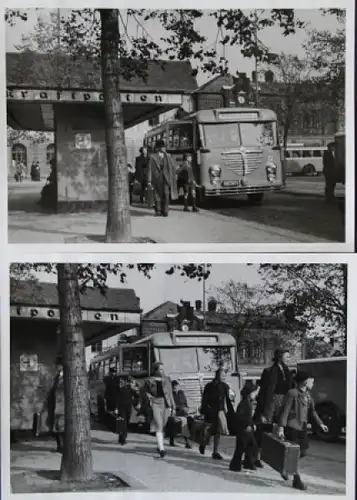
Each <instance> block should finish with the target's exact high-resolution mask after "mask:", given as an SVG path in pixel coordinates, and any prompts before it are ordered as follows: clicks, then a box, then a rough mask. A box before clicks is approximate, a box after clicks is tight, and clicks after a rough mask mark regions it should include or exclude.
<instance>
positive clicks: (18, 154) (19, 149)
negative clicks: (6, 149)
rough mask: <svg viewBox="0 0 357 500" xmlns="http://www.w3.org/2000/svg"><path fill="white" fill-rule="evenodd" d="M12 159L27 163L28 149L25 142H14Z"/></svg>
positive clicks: (16, 161)
mask: <svg viewBox="0 0 357 500" xmlns="http://www.w3.org/2000/svg"><path fill="white" fill-rule="evenodd" d="M11 158H12V161H13V162H15V163H23V164H24V165H27V149H26V146H24V145H23V144H14V145H13V146H12V151H11Z"/></svg>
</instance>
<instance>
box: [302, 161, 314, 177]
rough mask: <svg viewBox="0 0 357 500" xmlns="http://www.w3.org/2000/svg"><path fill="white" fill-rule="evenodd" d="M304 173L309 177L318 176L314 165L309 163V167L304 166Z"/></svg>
mask: <svg viewBox="0 0 357 500" xmlns="http://www.w3.org/2000/svg"><path fill="white" fill-rule="evenodd" d="M302 173H303V175H305V176H307V177H312V176H315V175H316V169H315V167H314V166H313V164H312V163H308V164H307V165H304V167H303V169H302Z"/></svg>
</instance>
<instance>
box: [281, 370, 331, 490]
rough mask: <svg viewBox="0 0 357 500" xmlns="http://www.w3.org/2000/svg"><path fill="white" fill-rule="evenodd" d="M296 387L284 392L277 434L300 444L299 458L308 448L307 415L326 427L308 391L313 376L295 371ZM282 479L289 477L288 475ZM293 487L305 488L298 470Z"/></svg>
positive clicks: (322, 427)
mask: <svg viewBox="0 0 357 500" xmlns="http://www.w3.org/2000/svg"><path fill="white" fill-rule="evenodd" d="M295 383H296V388H295V389H290V390H289V391H288V393H287V394H286V396H285V398H284V401H283V405H282V410H281V415H280V419H279V425H280V426H279V428H278V436H279V437H280V438H281V439H284V438H285V439H287V440H288V441H290V442H291V443H295V444H298V445H299V446H300V459H301V458H303V457H305V456H306V452H307V449H308V448H309V439H308V433H307V424H308V420H309V415H311V417H312V418H313V419H314V420H315V421H316V423H317V425H319V426H320V427H321V429H322V430H323V431H324V432H327V431H328V427H327V426H326V425H325V424H324V423H323V422H322V420H321V419H320V417H319V416H318V414H317V413H316V410H315V404H314V401H313V399H312V397H311V395H310V391H311V389H312V387H313V385H314V378H313V377H312V375H310V374H309V373H308V372H303V371H300V372H297V374H296V377H295ZM284 479H286V480H287V479H289V478H288V476H286V477H284ZM293 488H296V489H298V490H303V491H304V490H306V489H307V487H306V485H305V483H303V482H302V480H301V477H300V474H299V472H297V473H296V474H295V475H294V479H293Z"/></svg>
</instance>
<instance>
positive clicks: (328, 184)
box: [322, 142, 337, 202]
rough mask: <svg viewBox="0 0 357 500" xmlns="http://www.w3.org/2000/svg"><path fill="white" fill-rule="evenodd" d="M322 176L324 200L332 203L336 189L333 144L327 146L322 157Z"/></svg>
mask: <svg viewBox="0 0 357 500" xmlns="http://www.w3.org/2000/svg"><path fill="white" fill-rule="evenodd" d="M322 162H323V174H324V176H325V200H326V201H327V202H332V201H334V199H335V188H336V182H337V179H336V165H335V162H336V158H335V143H334V142H330V143H329V144H328V145H327V150H326V151H325V152H324V155H323V159H322Z"/></svg>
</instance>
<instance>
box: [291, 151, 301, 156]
mask: <svg viewBox="0 0 357 500" xmlns="http://www.w3.org/2000/svg"><path fill="white" fill-rule="evenodd" d="M291 154H292V157H293V158H300V151H296V150H295V151H292V152H291Z"/></svg>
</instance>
